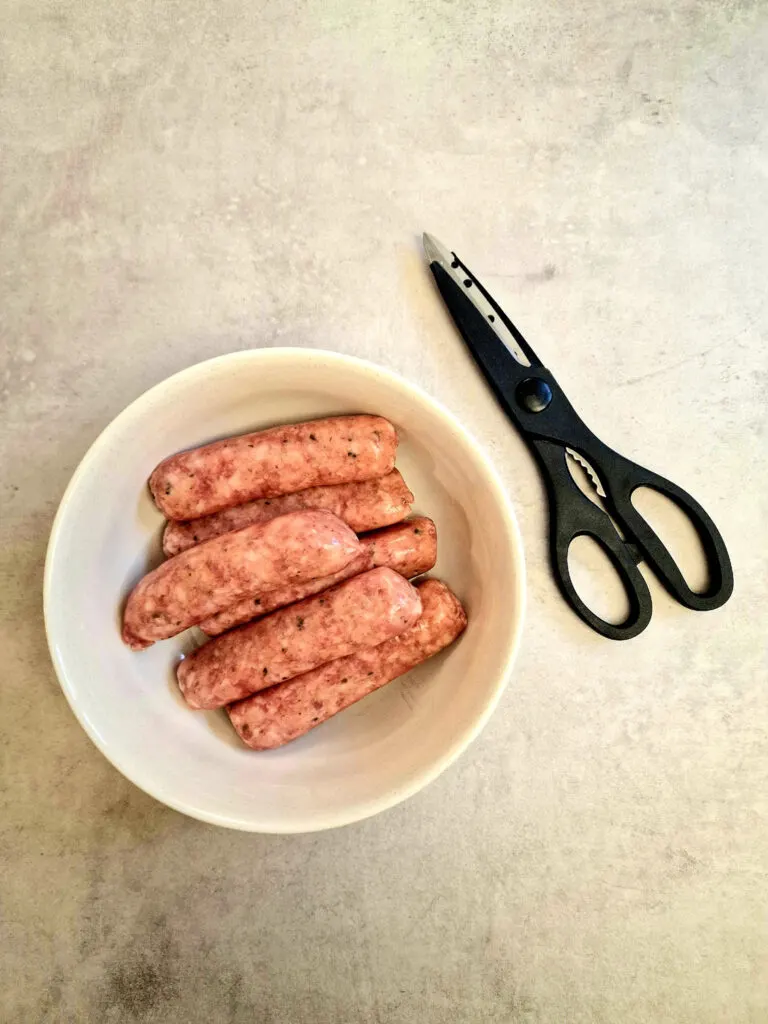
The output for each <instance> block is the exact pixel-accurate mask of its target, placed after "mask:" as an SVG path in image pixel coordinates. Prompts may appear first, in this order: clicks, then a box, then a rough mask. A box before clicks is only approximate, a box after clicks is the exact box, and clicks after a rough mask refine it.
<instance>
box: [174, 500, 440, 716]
mask: <svg viewBox="0 0 768 1024" xmlns="http://www.w3.org/2000/svg"><path fill="white" fill-rule="evenodd" d="M273 521H274V520H273ZM192 550H194V548H193V549H192ZM420 614H421V600H420V598H419V594H418V591H417V590H416V589H415V588H414V587H413V586H412V585H411V584H410V583H409V582H408V581H407V580H406V579H404V578H403V577H402V576H400V575H399V573H396V572H395V571H394V570H392V569H386V568H380V569H371V570H370V571H369V572H364V573H361V574H360V575H359V576H355V577H353V579H351V580H346V581H345V582H344V583H339V584H338V585H337V586H335V587H332V588H331V589H330V590H326V591H323V593H322V594H317V595H316V596H315V597H310V598H307V599H306V600H305V601H299V603H298V604H293V605H290V606H289V607H288V608H282V609H281V610H280V611H277V612H273V613H272V614H271V615H267V616H266V617H265V618H263V619H259V620H258V621H257V622H251V623H249V624H248V625H246V626H240V628H239V629H233V630H231V632H229V633H225V634H223V636H219V637H216V638H215V639H213V640H210V641H209V642H208V643H207V644H205V645H204V646H203V647H200V648H199V649H198V650H197V651H195V652H194V653H193V654H191V655H190V656H189V657H187V658H185V659H184V661H182V662H181V664H180V665H179V667H178V669H177V671H176V677H177V679H178V683H179V688H180V689H181V692H182V694H183V695H184V698H185V700H186V701H187V703H188V704H189V706H190V707H192V708H195V709H201V708H205V709H210V708H220V707H223V706H224V705H225V704H230V703H232V701H235V700H240V699H242V698H243V697H246V696H248V695H249V694H251V693H255V692H256V691H257V690H262V689H264V688H265V687H267V686H272V685H274V684H275V683H281V682H284V681H285V680H286V679H291V678H292V677H293V676H297V675H300V674H301V673H302V672H308V671H309V670H310V669H313V668H316V667H317V666H318V665H322V664H324V663H325V662H326V661H333V660H334V659H335V658H341V657H344V656H345V655H347V654H351V653H352V652H353V651H355V650H357V649H358V648H360V647H364V646H366V645H368V644H371V643H374V644H375V643H381V642H383V641H384V640H386V639H388V638H389V637H392V636H396V635H397V634H398V633H401V632H402V631H403V630H404V629H408V627H409V626H412V625H413V623H414V622H415V621H416V620H417V619H418V617H419V615H420Z"/></svg>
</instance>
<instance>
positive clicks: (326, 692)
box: [227, 580, 467, 750]
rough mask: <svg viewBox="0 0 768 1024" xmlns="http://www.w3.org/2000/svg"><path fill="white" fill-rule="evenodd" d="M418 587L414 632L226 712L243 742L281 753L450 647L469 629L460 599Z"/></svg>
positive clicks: (430, 584) (437, 585) (429, 583)
mask: <svg viewBox="0 0 768 1024" xmlns="http://www.w3.org/2000/svg"><path fill="white" fill-rule="evenodd" d="M416 587H417V589H418V591H419V594H420V596H421V602H422V606H423V611H422V614H421V617H420V618H419V620H418V621H417V622H416V623H415V625H413V626H411V628H410V629H407V630H405V631H404V632H402V633H400V634H399V635H398V636H396V637H394V638H392V639H391V640H385V641H384V643H382V644H379V646H378V647H366V648H364V649H363V650H360V651H357V652H356V653H355V654H351V655H349V656H348V657H346V658H339V659H338V661H332V662H330V663H329V664H327V665H322V666H321V667H320V668H316V669H314V670H313V671H312V672H307V673H305V674H304V675H302V676H297V677H296V678H295V679H291V680H290V681H289V682H287V683H283V684H282V685H281V686H272V687H270V688H269V689H268V690H262V691H261V693H256V694H254V695H253V696H252V697H248V698H246V699H245V700H241V701H238V702H237V703H236V704H232V705H231V706H230V707H229V708H227V712H228V714H229V717H230V720H231V722H232V725H233V726H234V727H235V729H236V731H237V733H238V735H239V736H240V738H241V739H242V741H243V742H244V743H245V744H247V746H249V747H251V748H252V749H253V750H271V749H273V748H274V747H281V746H283V744H285V743H289V742H290V741H291V740H295V739H297V737H299V736H303V735H304V733H307V732H309V731H310V729H314V728H315V727H316V726H318V725H320V724H321V722H325V721H327V719H329V718H331V717H332V716H333V715H335V714H338V712H339V711H343V710H344V709H345V708H348V707H349V706H350V705H351V704H354V703H355V702H356V701H358V700H361V699H362V698H363V697H366V696H367V695H368V694H369V693H372V692H373V691H374V690H377V689H379V687H381V686H384V685H385V683H389V682H391V681H392V680H393V679H396V678H397V677H398V676H401V675H402V674H403V673H404V672H408V671H409V669H412V668H414V667H415V666H416V665H418V664H420V663H421V662H422V661H426V659H427V658H430V657H432V655H433V654H437V652H438V651H441V650H442V649H443V648H444V647H447V646H448V644H450V643H452V642H453V641H454V640H455V639H456V637H457V636H459V634H460V633H461V632H462V631H463V629H464V627H465V626H466V624H467V617H466V614H465V612H464V609H463V608H462V606H461V604H460V602H459V600H458V598H457V597H456V596H455V595H454V594H453V593H451V591H450V590H449V589H448V587H446V586H445V584H444V583H441V582H440V581H439V580H424V582H423V583H420V584H419V583H417V584H416Z"/></svg>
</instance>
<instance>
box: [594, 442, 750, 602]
mask: <svg viewBox="0 0 768 1024" xmlns="http://www.w3.org/2000/svg"><path fill="white" fill-rule="evenodd" d="M585 454H586V453H585ZM586 458H587V459H588V460H589V461H590V462H591V463H592V464H593V465H594V466H595V469H597V471H598V473H599V474H600V476H601V478H602V480H603V486H604V488H605V491H606V503H607V506H608V509H609V511H610V513H611V515H612V516H613V517H614V518H615V519H616V522H617V523H618V524H619V525H620V527H621V529H622V530H623V531H624V533H625V534H626V537H627V540H628V541H630V542H631V543H632V544H634V546H635V547H636V548H637V550H638V551H639V552H640V554H641V556H642V558H643V559H644V560H645V561H646V562H647V563H648V565H649V566H650V567H651V569H652V570H653V572H654V573H655V574H656V576H657V577H658V578H659V580H660V581H661V582H662V583H663V584H664V586H665V588H666V589H667V591H668V592H669V593H670V594H671V595H672V597H674V598H675V599H676V600H677V601H679V602H680V604H682V605H684V606H685V607H686V608H691V609H693V610H694V611H699V612H705V611H711V610H713V609H714V608H719V607H720V606H721V605H723V604H725V602H726V601H727V600H728V598H729V597H730V596H731V594H732V593H733V569H732V567H731V560H730V558H729V556H728V551H727V549H726V546H725V542H724V540H723V538H722V536H721V534H720V531H719V530H718V529H717V527H716V526H715V524H714V523H713V522H712V520H711V518H710V517H709V515H708V514H707V513H706V512H705V511H704V509H703V508H702V507H701V505H700V504H699V503H698V501H696V499H695V498H693V497H691V495H690V494H688V493H687V492H686V491H684V490H683V488H682V487H678V486H677V484H673V483H672V481H671V480H667V479H666V478H665V477H663V476H659V474H658V473H654V472H652V471H651V470H650V469H644V468H643V467H642V466H638V465H637V463H635V462H632V461H631V460H630V459H627V458H624V456H623V455H618V454H617V453H616V452H614V451H612V450H611V449H610V448H609V447H608V446H607V445H605V444H603V443H602V441H600V440H599V439H598V438H594V441H593V443H592V444H591V445H590V453H589V454H588V455H586ZM641 487H647V488H650V489H651V490H654V491H658V492H659V493H660V494H663V495H664V496H665V497H666V498H669V499H670V500H671V501H672V502H674V504H675V505H677V507H678V508H679V509H680V510H681V511H682V512H683V513H684V514H685V515H686V516H687V517H688V519H689V521H690V522H691V524H692V525H693V527H694V529H695V530H696V534H697V535H698V538H699V542H700V543H701V546H702V549H703V551H704V556H705V559H706V563H707V585H706V588H705V589H704V590H702V591H695V590H692V589H691V588H690V586H689V585H688V584H687V583H686V581H685V579H684V578H683V574H682V573H681V572H680V569H679V568H678V566H677V564H676V562H675V560H674V559H673V557H672V555H671V554H670V553H669V551H668V550H667V548H666V547H665V545H664V544H663V542H662V541H661V540H660V539H659V537H658V535H657V533H656V531H655V530H654V529H653V527H652V526H651V525H650V524H649V523H648V521H647V520H646V519H645V518H644V517H643V516H642V515H641V514H640V513H639V512H638V510H637V509H636V508H635V506H634V505H633V504H632V495H633V494H634V492H635V491H636V490H638V489H639V488H641Z"/></svg>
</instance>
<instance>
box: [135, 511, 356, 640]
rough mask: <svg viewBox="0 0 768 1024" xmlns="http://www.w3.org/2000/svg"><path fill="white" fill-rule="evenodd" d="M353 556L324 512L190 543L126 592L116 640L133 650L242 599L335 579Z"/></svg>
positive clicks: (344, 534) (352, 538)
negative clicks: (304, 582)
mask: <svg viewBox="0 0 768 1024" xmlns="http://www.w3.org/2000/svg"><path fill="white" fill-rule="evenodd" d="M359 552H360V542H359V541H358V539H357V537H356V535H355V534H354V533H353V531H352V530H350V528H349V527H348V526H347V525H346V523H342V521H341V520H340V519H337V518H336V516H334V515H332V514H331V513H330V512H323V511H316V510H310V511H306V512H289V513H288V514H287V515H284V516H280V517H279V518H278V519H272V520H270V521H269V522H268V523H262V524H259V525H256V526H246V527H245V529H243V530H237V531H236V532H234V533H225V534H223V535H222V536H221V537H215V538H214V539H213V540H209V541H206V543H205V544H198V545H197V547H194V548H190V549H189V551H184V552H182V554H180V555H177V556H176V557H175V558H170V559H168V561H167V562H163V564H162V565H159V566H158V567H157V569H154V570H153V571H152V572H150V573H148V574H147V575H146V576H145V577H144V578H143V579H142V580H140V581H139V583H138V584H137V585H136V586H135V587H134V589H133V590H132V592H131V594H130V596H129V598H128V601H127V603H126V606H125V612H124V615H123V639H124V640H125V642H126V643H127V644H129V646H131V647H133V648H134V649H135V650H141V649H142V648H143V647H148V646H149V645H150V644H151V643H154V641H155V640H164V639H166V638H167V637H171V636H175V635H176V634H177V633H181V631H182V630H184V629H187V628H188V627H189V626H194V625H195V624H196V623H198V622H200V621H201V620H202V619H205V618H208V617H209V616H211V615H213V614H215V613H216V612H219V611H222V610H223V609H225V608H228V607H231V605H233V604H234V603H235V602H237V601H239V600H241V599H242V598H244V597H250V596H253V595H255V594H258V593H260V592H261V591H266V590H274V589H275V587H278V586H281V585H285V584H286V583H287V582H292V583H296V582H299V581H302V580H307V579H312V578H314V577H317V575H318V574H321V575H327V574H328V573H329V572H337V571H338V570H339V569H341V568H342V567H343V566H345V565H347V564H348V563H349V562H350V561H351V560H352V559H353V558H354V557H355V556H356V555H357V554H359Z"/></svg>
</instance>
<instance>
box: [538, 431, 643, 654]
mask: <svg viewBox="0 0 768 1024" xmlns="http://www.w3.org/2000/svg"><path fill="white" fill-rule="evenodd" d="M531 446H532V448H533V450H534V451H535V453H536V455H537V458H538V460H539V464H540V465H541V467H542V470H543V477H544V481H545V483H546V486H547V491H548V494H549V512H550V534H549V536H550V557H551V560H552V571H553V573H554V576H555V580H556V582H557V585H558V587H559V588H560V592H561V593H562V595H563V597H564V598H565V600H566V601H567V602H568V604H569V605H570V606H571V608H573V610H574V611H575V612H576V614H577V615H578V616H579V618H581V619H582V620H583V621H584V622H585V623H586V624H587V625H588V626H590V627H591V628H592V629H594V630H595V632H596V633H599V634H600V635H601V636H604V637H607V638H608V639H609V640H631V639H632V637H635V636H637V635H638V634H639V633H642V631H643V630H644V629H645V627H646V626H647V625H648V623H649V622H650V621H651V614H652V611H653V605H652V602H651V594H650V591H649V590H648V584H647V583H646V582H645V580H644V579H643V575H642V573H641V572H640V570H639V569H638V567H637V563H636V561H635V559H634V557H633V554H632V550H631V548H630V547H629V546H628V545H627V544H626V543H625V541H623V540H622V538H621V537H620V536H619V535H618V533H617V532H616V528H615V526H614V525H613V523H612V522H611V519H610V517H609V516H608V515H607V514H606V513H605V512H603V511H602V509H600V508H598V506H597V505H595V504H594V503H593V502H591V501H590V500H589V498H587V497H586V496H585V495H584V494H582V492H581V491H580V490H579V488H578V487H577V486H576V484H575V483H574V480H573V477H572V476H571V474H570V471H569V470H568V466H567V464H566V459H567V456H566V453H565V448H563V446H562V445H559V444H555V443H553V442H551V441H533V442H531ZM577 537H591V538H592V540H594V541H595V542H596V543H597V544H599V545H600V547H601V548H602V549H603V551H604V552H605V554H606V555H607V556H608V558H609V559H610V561H611V564H612V565H613V567H614V569H615V570H616V573H617V575H618V577H619V579H620V580H621V583H622V585H623V587H624V590H625V592H626V595H627V598H628V601H629V613H628V615H627V618H626V619H625V620H624V622H621V623H618V624H616V623H613V622H607V621H606V620H605V619H603V618H601V617H600V616H599V615H597V614H595V612H593V611H592V609H591V608H589V607H588V605H586V604H585V603H584V601H583V600H582V599H581V597H580V596H579V594H578V592H577V590H576V588H575V587H574V585H573V581H572V580H571V573H570V569H569V567H568V550H569V548H570V546H571V544H572V543H573V541H574V540H576V538H577Z"/></svg>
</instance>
